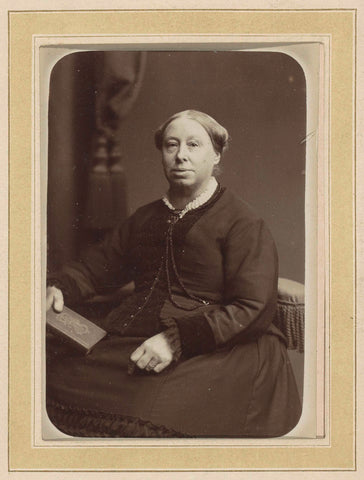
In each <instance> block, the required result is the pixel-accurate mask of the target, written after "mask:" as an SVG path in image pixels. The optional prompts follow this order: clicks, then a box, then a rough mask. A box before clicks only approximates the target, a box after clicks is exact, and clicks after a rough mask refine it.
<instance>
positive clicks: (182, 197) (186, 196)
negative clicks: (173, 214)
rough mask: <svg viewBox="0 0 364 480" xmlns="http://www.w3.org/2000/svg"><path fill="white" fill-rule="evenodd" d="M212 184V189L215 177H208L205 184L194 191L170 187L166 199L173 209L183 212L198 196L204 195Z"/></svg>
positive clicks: (214, 184)
mask: <svg viewBox="0 0 364 480" xmlns="http://www.w3.org/2000/svg"><path fill="white" fill-rule="evenodd" d="M211 184H212V187H215V186H216V180H215V177H210V178H209V180H208V181H207V182H205V183H204V184H203V185H201V186H200V188H198V189H195V190H192V191H191V190H190V189H188V188H186V187H180V188H179V187H178V186H177V187H176V186H174V187H170V189H169V190H168V199H169V201H170V203H171V204H172V205H173V207H174V208H176V209H177V210H183V209H184V208H185V207H186V205H188V204H189V203H190V202H192V201H193V200H195V199H196V198H197V197H198V196H199V195H201V194H202V193H204V192H205V191H206V190H207V189H208V188H209V187H210V185H211Z"/></svg>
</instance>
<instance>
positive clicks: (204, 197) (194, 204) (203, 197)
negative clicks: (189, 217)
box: [162, 177, 217, 218]
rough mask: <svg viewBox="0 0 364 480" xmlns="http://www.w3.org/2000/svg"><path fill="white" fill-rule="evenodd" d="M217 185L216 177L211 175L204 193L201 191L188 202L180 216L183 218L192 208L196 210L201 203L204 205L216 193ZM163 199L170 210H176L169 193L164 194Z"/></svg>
mask: <svg viewBox="0 0 364 480" xmlns="http://www.w3.org/2000/svg"><path fill="white" fill-rule="evenodd" d="M216 187H217V181H216V178H215V177H211V178H210V180H209V183H208V185H207V187H206V189H205V190H204V191H203V192H202V193H200V195H199V196H198V197H196V198H195V199H194V200H191V202H189V203H187V205H186V206H185V208H184V209H183V210H181V211H180V212H179V214H178V216H179V218H182V217H183V216H185V215H186V213H187V212H189V211H191V210H195V209H196V208H198V207H201V205H203V204H204V203H206V202H207V201H208V200H210V198H211V197H212V195H213V194H214V193H215V190H216ZM162 200H163V202H164V203H165V205H166V206H167V207H168V208H169V209H170V210H172V211H174V210H176V208H175V207H174V206H173V205H172V204H171V202H170V201H169V200H168V197H167V194H166V195H164V197H163V198H162Z"/></svg>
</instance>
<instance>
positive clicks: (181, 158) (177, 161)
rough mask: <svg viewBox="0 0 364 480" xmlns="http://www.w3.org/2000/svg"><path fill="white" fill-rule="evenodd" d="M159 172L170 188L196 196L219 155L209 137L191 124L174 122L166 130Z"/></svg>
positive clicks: (180, 119) (200, 127)
mask: <svg viewBox="0 0 364 480" xmlns="http://www.w3.org/2000/svg"><path fill="white" fill-rule="evenodd" d="M162 161H163V168H164V172H165V175H166V177H167V180H168V182H169V184H170V186H171V187H172V188H173V187H174V186H175V187H186V188H187V189H189V190H190V191H194V192H200V191H202V190H203V189H204V187H205V185H207V183H208V181H209V179H210V177H211V175H212V172H213V168H214V165H216V164H217V163H219V161H220V154H218V153H216V152H215V150H214V147H213V146H212V143H211V139H210V137H209V134H208V133H207V132H206V130H205V129H204V128H203V126H202V125H200V124H199V123H198V122H196V121H195V120H191V119H189V118H177V119H176V120H173V122H171V123H170V124H169V125H168V127H167V128H166V130H165V132H164V136H163V146H162Z"/></svg>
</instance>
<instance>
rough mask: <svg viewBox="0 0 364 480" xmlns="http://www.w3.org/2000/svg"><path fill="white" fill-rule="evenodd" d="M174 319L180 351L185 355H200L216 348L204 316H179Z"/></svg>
mask: <svg viewBox="0 0 364 480" xmlns="http://www.w3.org/2000/svg"><path fill="white" fill-rule="evenodd" d="M174 320H175V322H176V324H177V327H178V330H179V335H180V339H181V346H182V352H183V354H184V355H185V356H186V357H193V356H196V355H202V354H204V353H209V352H212V351H214V350H215V349H216V341H215V337H214V334H213V331H212V329H211V327H210V325H209V323H208V321H207V320H206V319H205V317H203V316H192V317H181V318H175V319H174Z"/></svg>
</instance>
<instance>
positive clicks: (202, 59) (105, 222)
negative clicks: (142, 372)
mask: <svg viewBox="0 0 364 480" xmlns="http://www.w3.org/2000/svg"><path fill="white" fill-rule="evenodd" d="M188 108H193V109H197V110H202V111H204V112H206V113H209V114H210V115H212V116H213V117H214V118H216V120H218V121H219V122H220V123H222V124H223V125H224V126H225V127H226V128H227V129H228V131H229V133H230V135H231V146H230V149H229V151H228V152H227V153H226V155H225V156H224V158H223V160H222V167H223V173H222V175H221V176H220V181H221V183H222V184H224V185H226V186H228V187H229V188H231V189H232V190H234V191H235V192H236V193H237V194H238V195H239V196H241V197H242V198H244V199H245V200H246V201H248V202H249V203H250V204H251V205H252V206H253V208H254V209H255V210H256V211H257V212H258V213H259V214H260V215H261V216H262V217H263V218H264V219H265V220H266V222H267V224H268V225H269V227H270V229H271V231H272V233H273V236H274V238H275V240H276V243H277V247H278V253H279V258H280V275H281V276H284V277H288V278H291V279H293V280H297V281H300V282H303V281H304V247H305V243H304V193H305V177H304V172H305V136H306V84H305V78H304V74H303V71H302V69H301V67H300V66H299V64H298V63H297V62H296V61H295V60H294V59H292V58H291V57H289V56H288V55H285V54H282V53H274V52H237V51H236V52H228V51H224V52H222V51H219V52H210V51H206V52H202V51H189V52H186V51H183V52H182V51H181V52H176V51H173V52H172V51H170V52H168V51H165V52H158V51H153V52H148V53H146V54H145V53H144V54H142V53H141V52H108V54H107V55H105V53H104V52H78V53H74V54H71V55H68V56H66V57H64V58H63V59H61V60H60V61H59V62H58V63H57V64H56V66H55V67H54V69H53V71H52V75H51V79H50V98H49V169H48V241H49V258H48V266H49V268H50V269H53V268H56V267H57V266H58V265H60V264H61V263H63V262H64V261H66V260H69V259H72V258H77V255H78V252H79V250H80V248H82V247H83V245H84V244H85V243H88V242H92V241H94V240H96V239H97V238H98V237H99V236H100V235H102V234H103V232H104V230H105V229H107V228H109V227H110V226H112V224H113V223H114V222H116V221H119V220H122V218H123V217H125V215H127V213H131V212H132V211H134V210H135V209H136V208H137V207H138V206H140V205H142V204H145V203H147V202H149V201H152V200H154V199H156V198H158V197H160V196H161V195H162V194H163V193H164V191H165V189H166V182H165V180H164V178H163V174H162V169H161V166H160V153H159V152H158V151H157V150H156V149H155V147H154V143H153V134H154V131H155V129H156V128H157V127H158V126H159V124H160V123H162V122H163V121H164V120H165V119H166V118H167V117H168V116H170V115H171V114H173V113H175V112H177V111H181V110H185V109H188ZM118 175H119V176H118ZM100 192H101V193H100ZM115 192H117V194H116V197H115ZM108 205H109V206H108Z"/></svg>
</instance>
